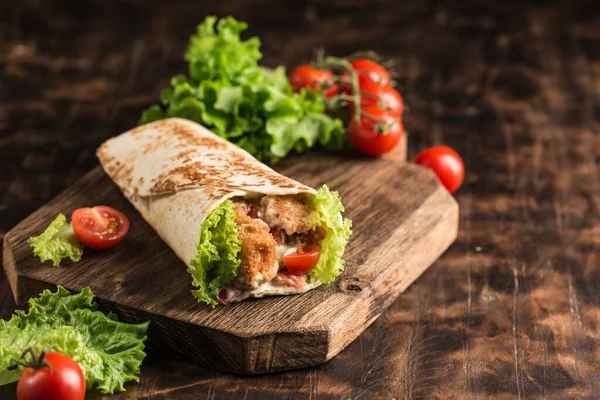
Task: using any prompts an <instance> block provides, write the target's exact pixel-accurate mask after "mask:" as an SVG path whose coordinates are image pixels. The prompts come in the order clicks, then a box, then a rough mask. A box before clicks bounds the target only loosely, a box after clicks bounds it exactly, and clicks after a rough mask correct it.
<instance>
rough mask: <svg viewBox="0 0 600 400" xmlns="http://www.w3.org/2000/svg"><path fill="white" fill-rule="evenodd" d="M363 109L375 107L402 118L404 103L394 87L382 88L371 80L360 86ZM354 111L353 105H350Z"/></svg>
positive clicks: (364, 81) (363, 82)
mask: <svg viewBox="0 0 600 400" xmlns="http://www.w3.org/2000/svg"><path fill="white" fill-rule="evenodd" d="M359 88H360V105H361V107H367V106H375V107H379V108H381V109H383V110H385V111H387V112H389V113H390V114H392V115H394V116H396V117H400V116H402V113H403V111H404V102H403V101H402V97H401V96H400V93H398V91H397V90H396V89H394V88H393V87H391V86H389V85H387V86H381V85H378V84H376V83H373V82H372V81H370V80H363V81H362V82H361V83H360V84H359ZM349 105H350V110H352V107H353V103H349Z"/></svg>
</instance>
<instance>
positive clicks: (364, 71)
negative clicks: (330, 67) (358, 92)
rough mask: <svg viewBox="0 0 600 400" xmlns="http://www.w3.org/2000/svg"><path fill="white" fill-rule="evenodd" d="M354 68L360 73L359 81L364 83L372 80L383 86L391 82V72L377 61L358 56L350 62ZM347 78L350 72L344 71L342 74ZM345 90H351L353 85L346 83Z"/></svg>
mask: <svg viewBox="0 0 600 400" xmlns="http://www.w3.org/2000/svg"><path fill="white" fill-rule="evenodd" d="M350 65H351V66H352V69H353V70H354V71H356V72H357V73H358V83H359V84H361V83H364V82H365V81H370V82H373V83H376V84H378V85H381V86H386V85H389V84H390V81H391V79H390V74H389V73H388V72H387V70H386V69H385V68H383V67H382V66H381V65H379V64H377V63H376V62H375V61H371V60H369V59H367V58H358V59H356V60H354V61H352V62H351V63H350ZM342 76H343V77H345V78H346V79H348V78H349V74H348V73H347V72H344V73H343V74H342ZM344 90H345V91H351V90H352V87H351V85H349V84H348V83H345V84H344Z"/></svg>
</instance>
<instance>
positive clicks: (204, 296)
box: [188, 200, 242, 306]
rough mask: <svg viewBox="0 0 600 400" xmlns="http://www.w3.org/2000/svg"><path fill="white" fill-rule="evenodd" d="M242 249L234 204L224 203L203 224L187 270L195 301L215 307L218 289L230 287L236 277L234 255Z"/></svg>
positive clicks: (235, 258)
mask: <svg viewBox="0 0 600 400" xmlns="http://www.w3.org/2000/svg"><path fill="white" fill-rule="evenodd" d="M241 248H242V242H241V240H240V239H239V237H238V231H237V229H236V227H235V212H234V211H233V202H232V201H231V200H225V201H224V202H223V203H221V204H220V205H219V206H218V207H217V208H216V209H215V210H214V211H213V212H212V213H210V215H209V216H208V217H207V218H206V220H204V222H203V223H202V227H201V228H200V240H199V242H198V245H197V246H196V250H197V253H196V258H195V259H194V260H192V261H191V263H190V264H191V265H192V266H193V267H194V269H189V270H188V271H189V273H190V274H191V275H192V284H193V285H194V286H195V287H197V288H198V289H197V290H193V291H192V293H193V294H194V296H196V297H197V298H198V301H202V302H205V303H207V304H210V305H212V306H216V305H217V304H218V301H217V299H218V295H219V290H221V289H222V288H224V287H226V286H227V285H229V284H231V283H232V282H233V281H234V279H235V277H236V276H237V270H238V267H239V266H240V261H239V260H238V259H237V254H238V252H239V251H240V249H241Z"/></svg>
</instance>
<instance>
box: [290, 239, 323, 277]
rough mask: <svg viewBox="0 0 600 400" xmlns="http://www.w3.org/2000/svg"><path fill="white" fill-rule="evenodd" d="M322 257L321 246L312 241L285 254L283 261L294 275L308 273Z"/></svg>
mask: <svg viewBox="0 0 600 400" xmlns="http://www.w3.org/2000/svg"><path fill="white" fill-rule="evenodd" d="M319 257H321V246H320V245H319V244H318V243H310V244H307V245H306V246H304V247H302V248H300V249H298V250H296V251H295V252H294V253H291V254H288V255H285V256H283V263H284V264H285V267H286V268H287V270H288V272H289V273H290V274H293V275H298V276H302V275H306V274H308V273H309V272H310V271H312V269H313V268H314V267H315V265H317V262H319Z"/></svg>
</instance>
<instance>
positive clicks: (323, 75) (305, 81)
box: [288, 64, 338, 98]
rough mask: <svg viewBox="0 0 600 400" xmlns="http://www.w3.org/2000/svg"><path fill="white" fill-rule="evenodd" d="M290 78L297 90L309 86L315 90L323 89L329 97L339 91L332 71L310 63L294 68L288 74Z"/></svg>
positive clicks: (291, 83)
mask: <svg viewBox="0 0 600 400" xmlns="http://www.w3.org/2000/svg"><path fill="white" fill-rule="evenodd" d="M288 80H289V81H290V85H292V87H293V88H294V91H296V92H299V91H300V90H301V89H304V88H308V87H310V88H312V89H315V90H319V89H322V90H323V91H324V94H325V97H327V98H331V97H333V96H335V95H336V94H337V92H338V86H337V85H335V84H334V82H333V74H332V73H331V71H329V70H326V69H317V68H315V67H313V66H311V65H308V64H301V65H298V66H297V67H296V68H294V69H293V70H292V71H291V72H290V73H289V74H288Z"/></svg>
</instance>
